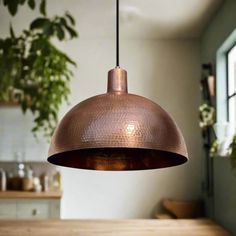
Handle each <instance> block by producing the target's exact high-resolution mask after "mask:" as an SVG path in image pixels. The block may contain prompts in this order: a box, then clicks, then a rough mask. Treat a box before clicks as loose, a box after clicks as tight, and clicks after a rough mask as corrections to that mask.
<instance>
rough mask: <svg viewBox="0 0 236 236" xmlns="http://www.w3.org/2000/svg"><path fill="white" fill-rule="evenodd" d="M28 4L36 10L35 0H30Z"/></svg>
mask: <svg viewBox="0 0 236 236" xmlns="http://www.w3.org/2000/svg"><path fill="white" fill-rule="evenodd" d="M28 6H29V7H30V8H31V9H32V10H34V8H35V1H34V0H28Z"/></svg>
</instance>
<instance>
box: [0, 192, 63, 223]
mask: <svg viewBox="0 0 236 236" xmlns="http://www.w3.org/2000/svg"><path fill="white" fill-rule="evenodd" d="M13 193H16V195H15V196H14V194H13ZM53 194H54V195H50V194H48V193H47V194H46V193H45V194H44V193H42V194H38V193H26V194H25V193H24V192H22V193H21V192H19V194H17V192H9V196H10V197H9V198H8V199H7V198H6V197H7V195H8V193H7V192H5V193H1V192H0V219H59V218H60V196H59V195H58V197H56V195H55V193H53Z"/></svg>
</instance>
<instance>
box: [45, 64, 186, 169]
mask: <svg viewBox="0 0 236 236" xmlns="http://www.w3.org/2000/svg"><path fill="white" fill-rule="evenodd" d="M187 159H188V155H187V150H186V145H185V142H184V139H183V136H182V134H181V132H180V130H179V129H178V127H177V126H176V124H175V122H174V121H173V119H172V118H171V117H170V115H169V114H168V113H167V112H166V111H165V110H163V109H162V108H161V107H160V106H159V105H157V104H155V103H154V102H152V101H150V100H148V99H146V98H144V97H141V96H137V95H133V94H129V93H128V91H127V73H126V71H125V70H123V69H121V68H115V69H113V70H111V71H109V73H108V86H107V93H106V94H102V95H98V96H94V97H91V98H89V99H87V100H85V101H83V102H81V103H79V104H77V105H76V106H75V107H73V108H72V109H71V110H70V111H69V112H68V113H67V114H66V115H65V117H64V118H63V119H62V121H61V122H60V124H59V126H58V127H57V129H56V131H55V133H54V135H53V137H52V141H51V145H50V149H49V158H48V161H49V162H51V163H53V164H56V165H60V166H67V167H74V168H81V169H94V170H144V169H156V168H163V167H169V166H175V165H179V164H182V163H184V162H186V161H187Z"/></svg>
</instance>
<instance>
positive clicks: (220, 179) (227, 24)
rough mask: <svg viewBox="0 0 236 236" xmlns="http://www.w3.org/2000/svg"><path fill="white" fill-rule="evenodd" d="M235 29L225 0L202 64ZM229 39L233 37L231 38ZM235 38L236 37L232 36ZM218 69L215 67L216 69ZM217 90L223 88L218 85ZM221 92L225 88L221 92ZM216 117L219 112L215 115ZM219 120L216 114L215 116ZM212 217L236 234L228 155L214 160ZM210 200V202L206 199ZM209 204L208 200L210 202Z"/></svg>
mask: <svg viewBox="0 0 236 236" xmlns="http://www.w3.org/2000/svg"><path fill="white" fill-rule="evenodd" d="M235 29H236V1H235V0H226V1H225V3H224V4H223V6H222V7H221V9H220V10H219V12H218V13H217V14H216V15H215V17H214V18H213V20H212V21H211V22H210V24H209V25H208V27H207V29H206V30H205V32H204V34H203V35H202V38H201V58H202V63H206V62H212V63H214V64H215V63H216V54H217V51H218V49H219V48H220V47H221V46H222V44H223V43H224V41H225V40H226V39H227V38H228V37H229V35H230V34H231V33H232V32H233V31H234V30H235ZM231 39H232V37H231ZM235 40H236V38H235ZM217 71H218V68H217ZM220 79H222V77H221V76H220V75H219V74H218V77H217V80H218V82H217V84H218V89H217V91H218V93H219V92H220V90H221V92H222V90H223V89H221V88H219V84H220V83H219V80H220ZM223 92H224V91H223ZM218 116H219V114H218ZM218 120H219V117H218ZM213 178H214V202H213V203H214V216H213V217H214V218H215V220H216V221H217V222H219V223H220V224H221V225H222V226H224V227H225V228H226V229H228V230H229V231H230V232H231V233H232V234H233V235H236V171H234V172H233V171H232V170H231V166H230V162H229V160H228V159H227V158H222V157H216V158H215V159H214V176H213ZM208 203H209V202H208ZM209 204H210V203H209Z"/></svg>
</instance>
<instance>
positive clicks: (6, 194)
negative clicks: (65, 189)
mask: <svg viewBox="0 0 236 236" xmlns="http://www.w3.org/2000/svg"><path fill="white" fill-rule="evenodd" d="M61 195H62V193H61V192H59V191H55V192H39V193H36V192H24V191H0V199H12V198H15V199H17V198H24V199H25V198H28V199H35V198H36V199H41V198H47V199H48V198H61Z"/></svg>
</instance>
